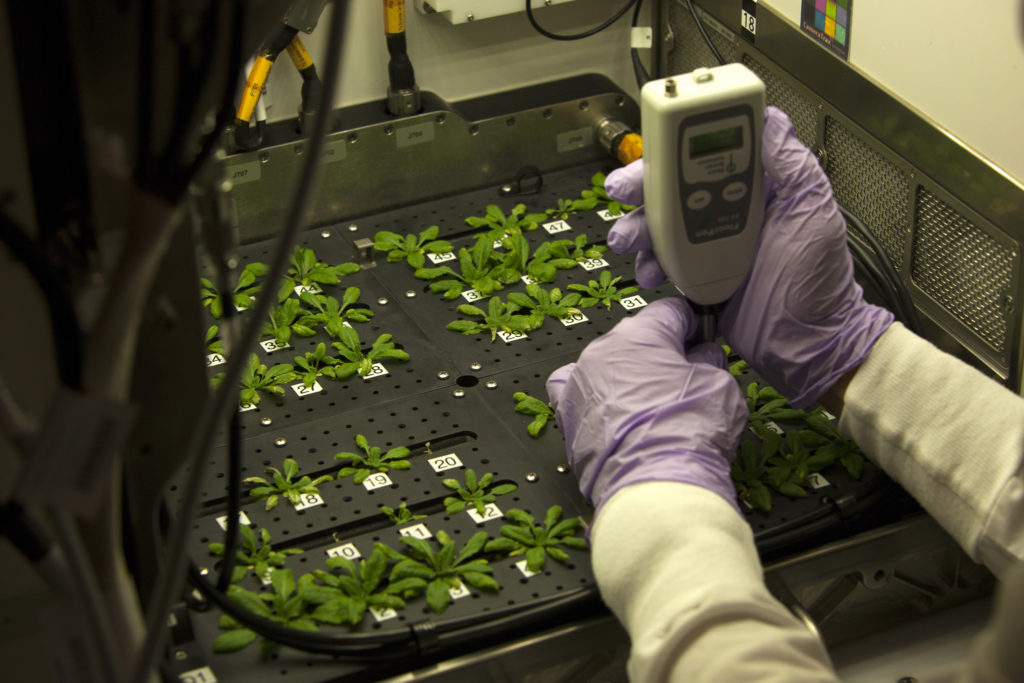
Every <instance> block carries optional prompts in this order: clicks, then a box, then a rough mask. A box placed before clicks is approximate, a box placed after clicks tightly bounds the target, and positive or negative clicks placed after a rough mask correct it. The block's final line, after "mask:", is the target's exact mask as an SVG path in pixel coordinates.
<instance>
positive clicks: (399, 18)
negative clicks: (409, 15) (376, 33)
mask: <svg viewBox="0 0 1024 683" xmlns="http://www.w3.org/2000/svg"><path fill="white" fill-rule="evenodd" d="M384 33H387V34H389V35H394V34H396V33H405V0H384Z"/></svg>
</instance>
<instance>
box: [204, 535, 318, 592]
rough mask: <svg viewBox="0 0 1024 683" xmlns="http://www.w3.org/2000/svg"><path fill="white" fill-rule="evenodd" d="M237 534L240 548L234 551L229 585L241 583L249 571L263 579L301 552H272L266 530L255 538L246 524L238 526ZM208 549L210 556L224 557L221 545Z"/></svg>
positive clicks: (299, 550)
mask: <svg viewBox="0 0 1024 683" xmlns="http://www.w3.org/2000/svg"><path fill="white" fill-rule="evenodd" d="M238 532H239V534H241V536H242V539H241V547H240V548H238V549H237V550H235V565H234V567H233V568H232V571H231V583H238V582H239V581H241V580H242V579H243V578H244V577H245V575H246V574H247V573H248V571H249V570H250V569H251V570H252V571H253V573H254V574H255V575H256V576H257V577H259V578H260V579H263V577H265V576H267V575H268V574H269V573H270V570H271V569H280V568H281V567H284V561H285V560H286V559H287V558H288V557H290V556H291V555H298V554H299V553H301V552H302V550H301V549H300V548H285V549H283V550H274V549H273V548H272V547H271V545H270V532H269V531H267V530H266V529H260V535H259V537H257V536H256V533H255V532H254V531H253V530H252V529H251V528H250V527H249V525H248V524H239V525H238ZM209 548H210V554H212V555H214V556H216V557H224V544H223V543H211V544H210V545H209Z"/></svg>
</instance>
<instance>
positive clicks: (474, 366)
mask: <svg viewBox="0 0 1024 683" xmlns="http://www.w3.org/2000/svg"><path fill="white" fill-rule="evenodd" d="M482 367H483V366H482V365H480V364H479V363H470V364H469V369H470V370H479V369H480V368H482Z"/></svg>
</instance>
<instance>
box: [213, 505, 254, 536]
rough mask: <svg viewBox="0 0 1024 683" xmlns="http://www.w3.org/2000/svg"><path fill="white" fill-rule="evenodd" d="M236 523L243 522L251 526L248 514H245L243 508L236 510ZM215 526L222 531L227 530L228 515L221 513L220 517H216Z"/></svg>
mask: <svg viewBox="0 0 1024 683" xmlns="http://www.w3.org/2000/svg"><path fill="white" fill-rule="evenodd" d="M238 523H239V524H245V525H246V526H252V520H250V519H249V515H247V514H245V511H244V510H239V511H238ZM217 526H219V527H220V528H221V529H222V530H223V531H227V530H228V516H227V515H221V516H220V517H218V518H217Z"/></svg>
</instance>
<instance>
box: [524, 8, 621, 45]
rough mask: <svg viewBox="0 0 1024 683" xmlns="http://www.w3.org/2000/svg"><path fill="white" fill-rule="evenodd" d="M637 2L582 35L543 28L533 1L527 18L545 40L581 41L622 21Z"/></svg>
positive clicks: (527, 10)
mask: <svg viewBox="0 0 1024 683" xmlns="http://www.w3.org/2000/svg"><path fill="white" fill-rule="evenodd" d="M637 2H639V0H629V1H628V2H627V3H626V5H625V6H624V7H623V8H622V9H620V10H619V11H618V12H616V13H615V15H614V16H612V17H611V18H610V19H608V20H607V21H605V22H604V23H602V24H600V25H598V26H595V27H594V28H591V29H588V30H586V31H583V32H582V33H571V34H564V33H552V32H551V31H548V30H547V29H545V28H544V27H542V26H541V25H540V24H538V23H537V18H536V17H534V16H533V7H532V5H533V0H526V18H527V19H529V20H530V25H531V26H533V28H534V29H535V30H536V31H537V33H539V34H541V35H542V36H544V37H545V38H550V39H551V40H581V39H583V38H589V37H590V36H592V35H595V34H597V33H600V32H601V31H603V30H605V29H606V28H608V27H609V26H611V25H612V24H614V23H615V22H616V21H618V20H619V19H621V18H622V17H623V15H625V14H626V12H628V11H629V9H630V8H631V7H632V6H633V5H634V4H636V3H637Z"/></svg>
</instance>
